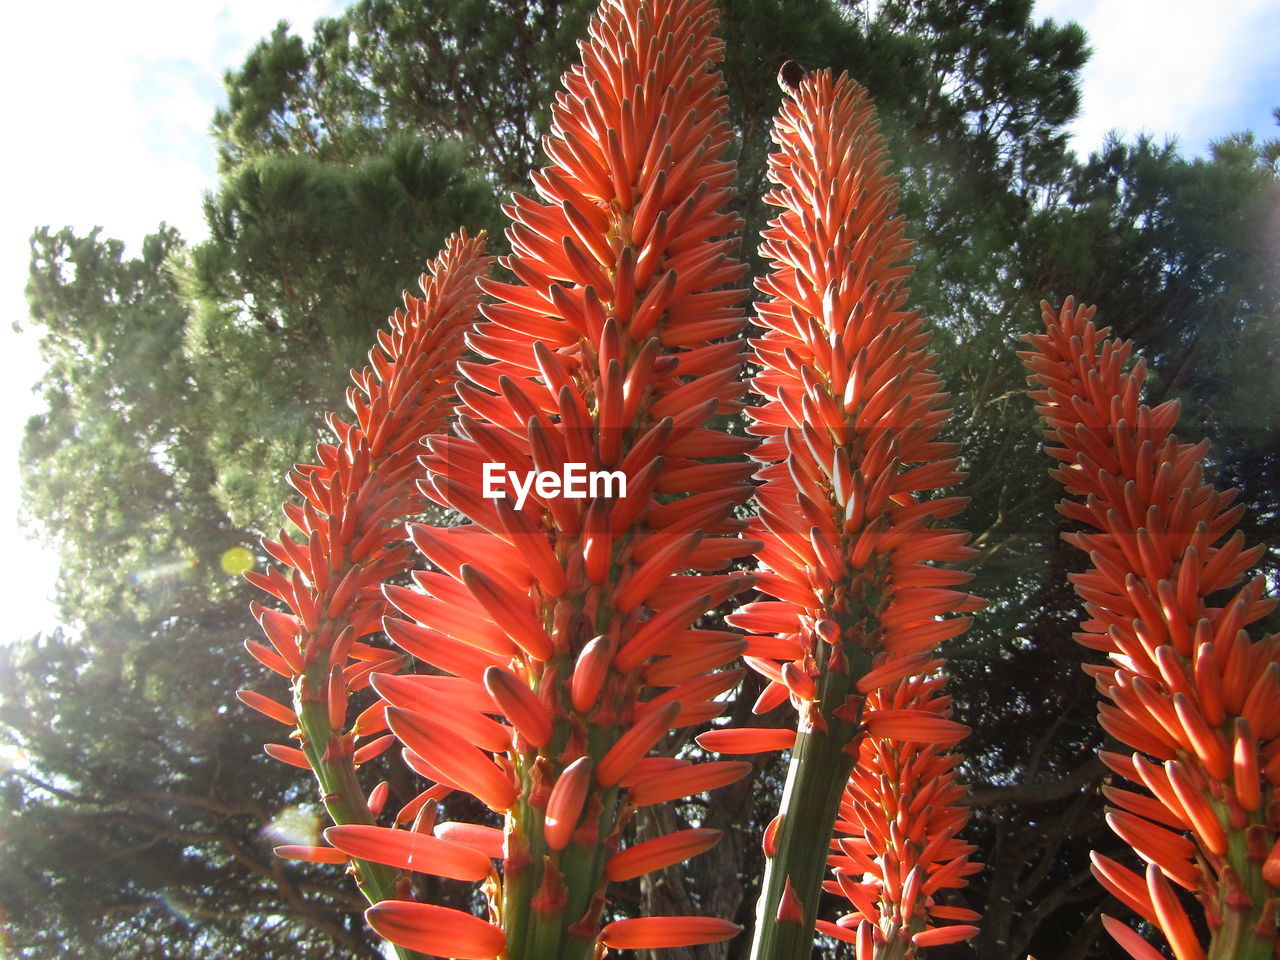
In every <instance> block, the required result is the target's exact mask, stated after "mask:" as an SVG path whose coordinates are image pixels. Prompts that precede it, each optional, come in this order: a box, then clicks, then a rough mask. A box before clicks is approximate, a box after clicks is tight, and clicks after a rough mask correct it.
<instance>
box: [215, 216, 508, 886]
mask: <svg viewBox="0 0 1280 960" xmlns="http://www.w3.org/2000/svg"><path fill="white" fill-rule="evenodd" d="M488 268H489V258H488V257H487V256H485V254H484V237H483V236H480V237H477V238H469V237H467V235H466V234H465V233H459V234H458V235H457V236H455V237H452V238H450V240H449V242H448V244H447V246H446V249H445V251H444V252H443V253H442V254H441V255H440V256H439V257H437V258H436V259H435V260H434V261H433V262H432V263H431V264H430V266H429V269H428V272H427V273H426V274H424V275H423V277H422V281H421V285H422V294H423V296H422V299H418V298H416V297H413V296H410V295H408V294H406V295H405V301H404V303H405V305H404V308H403V309H401V310H397V311H396V313H395V314H394V315H393V316H392V317H391V319H390V329H388V330H385V331H382V332H380V333H379V334H378V344H377V346H376V347H375V349H374V350H373V351H372V352H371V353H370V355H369V363H370V366H369V367H367V368H365V370H364V371H363V372H361V373H359V374H353V379H354V380H355V383H356V386H355V387H353V388H351V389H349V390H348V394H347V400H348V404H349V406H350V407H351V409H352V412H353V413H354V415H355V421H354V422H353V423H347V422H346V421H344V420H342V419H339V418H338V417H336V416H330V417H329V421H328V422H329V427H330V429H331V430H332V431H333V434H334V436H335V438H336V440H337V442H336V443H322V444H320V446H319V447H318V448H317V452H318V455H319V459H320V462H319V463H318V464H314V465H302V466H299V467H297V468H296V469H295V471H294V473H293V475H292V476H291V478H290V482H291V483H292V484H293V486H294V487H295V488H296V489H297V490H298V491H299V492H300V493H301V494H302V497H303V500H302V503H301V504H291V505H289V506H286V507H285V513H286V515H287V516H288V518H289V519H290V520H291V521H292V522H293V524H294V525H295V526H296V527H297V528H298V529H299V530H300V531H301V534H302V536H301V537H300V538H296V539H295V538H294V537H292V536H290V535H289V534H288V533H282V534H281V535H280V537H279V539H278V540H276V541H267V542H266V543H265V547H266V549H267V551H268V552H269V553H270V554H271V555H272V556H273V557H274V558H275V559H276V560H278V561H279V562H280V564H281V568H280V569H272V570H270V571H269V572H267V573H265V574H260V573H254V572H250V573H248V574H246V576H247V577H248V578H249V580H250V581H251V582H253V583H254V584H255V585H257V586H258V587H260V588H261V589H263V590H265V591H266V592H268V593H270V594H272V595H273V596H274V597H275V598H277V599H278V600H280V601H282V602H283V603H284V604H285V605H286V606H287V607H288V609H289V611H290V612H289V613H285V612H283V611H281V610H277V609H272V608H269V607H266V606H262V605H256V604H255V608H254V609H255V613H256V615H257V617H258V620H259V622H260V623H261V624H262V628H263V631H264V633H265V634H266V636H267V639H268V640H269V641H270V646H266V645H264V644H261V643H258V642H256V641H249V642H248V647H249V651H250V652H251V653H252V654H253V655H254V656H255V657H256V658H257V659H258V660H259V661H261V662H262V663H263V664H265V665H266V666H267V667H269V668H270V669H272V670H273V671H275V672H276V673H278V674H280V675H281V676H283V677H285V678H287V679H289V680H290V681H291V682H292V688H293V689H292V693H293V702H292V704H290V705H285V704H283V703H280V702H278V701H276V700H274V699H272V698H270V697H267V696H265V695H263V694H261V693H257V692H254V691H251V690H242V691H240V698H241V700H243V701H244V702H245V703H246V704H247V705H248V706H250V707H253V708H254V709H256V710H258V711H260V712H262V713H264V714H266V715H267V716H268V717H271V718H272V719H274V720H277V721H279V722H281V723H283V724H284V725H285V726H286V727H288V728H290V729H293V728H295V727H296V728H297V732H296V733H295V735H296V736H298V737H300V739H301V749H299V748H298V747H292V746H285V745H280V744H271V745H268V747H267V753H269V754H270V755H271V756H273V757H275V758H277V759H279V760H283V761H284V762H286V763H291V764H293V765H295V766H298V767H302V768H303V769H313V770H314V771H315V773H316V776H317V779H318V780H319V782H320V786H321V791H322V794H323V796H324V802H325V804H326V806H327V807H328V809H329V812H330V814H331V816H332V818H333V820H334V821H335V823H339V824H343V823H356V824H360V823H365V824H368V823H372V822H373V818H374V817H375V816H376V815H377V814H378V813H379V812H380V811H381V807H382V805H383V803H385V798H386V788H385V786H379V787H375V788H374V789H373V791H372V793H371V796H370V797H368V798H366V796H365V795H364V793H363V791H361V790H360V788H359V784H358V782H357V780H356V778H355V768H356V767H357V766H358V765H360V764H361V763H363V762H365V761H367V760H370V759H372V758H373V757H374V756H377V755H378V754H379V753H381V752H382V751H384V750H385V749H386V748H387V747H389V746H390V745H391V742H392V738H391V737H390V736H389V735H387V734H385V731H386V723H385V721H384V720H383V719H382V718H381V712H380V711H379V710H378V709H376V708H375V709H371V710H369V711H366V712H365V713H364V714H363V715H361V716H358V717H354V718H353V717H350V716H348V696H349V694H350V693H352V692H354V691H358V690H360V689H362V688H365V687H368V685H369V682H370V677H371V676H372V675H373V674H375V673H377V672H379V671H390V672H395V671H396V670H398V669H400V668H401V667H402V666H403V664H404V661H405V659H406V657H405V655H404V654H403V653H402V652H400V651H397V650H394V649H389V648H386V647H381V646H374V645H370V644H368V643H364V642H362V639H363V638H365V637H367V636H368V635H369V634H374V633H378V632H379V631H380V630H381V626H382V617H383V615H384V613H385V611H386V602H385V600H384V598H383V596H382V583H383V581H384V580H386V579H387V578H389V577H392V576H394V575H396V574H399V573H402V572H403V571H405V570H407V569H408V568H410V567H411V566H413V565H414V563H415V561H416V553H415V551H414V550H413V547H412V546H411V545H410V544H409V543H408V542H407V540H406V539H405V534H404V520H405V519H406V518H407V517H410V516H413V515H414V514H417V513H420V512H421V511H422V510H423V508H424V507H425V505H426V501H425V500H424V499H423V498H422V496H421V494H420V493H419V492H418V491H417V488H416V485H415V483H416V480H417V478H418V476H419V467H418V457H419V455H420V454H421V443H420V442H421V440H422V439H423V438H424V437H427V436H431V435H432V434H435V433H438V432H440V431H441V430H443V429H444V428H445V427H446V425H447V424H448V422H449V418H450V415H451V411H452V406H453V403H454V402H455V400H456V398H455V395H454V392H453V382H452V381H453V377H452V371H453V368H454V367H455V366H456V364H457V361H458V358H459V356H460V355H461V353H462V332H463V330H465V329H467V328H468V327H469V326H470V325H471V324H472V323H473V322H474V320H475V318H476V307H477V303H478V302H479V300H480V291H479V289H478V287H477V285H476V280H477V278H478V277H480V276H481V275H483V274H484V273H485V272H487V270H488ZM286 570H287V571H289V572H288V573H286V572H285V571H286ZM362 739H363V740H364V741H365V742H364V743H363V744H362V745H360V746H357V743H358V741H360V740H362ZM280 852H281V854H282V855H286V856H295V857H299V858H302V859H313V860H321V861H329V862H345V861H346V859H347V857H346V856H345V855H344V854H343V853H342V852H341V851H340V850H335V849H333V848H331V847H297V846H289V847H285V848H281V850H280ZM352 855H353V856H355V857H357V858H359V857H360V854H359V853H358V852H355V851H352ZM358 875H359V879H360V881H361V885H362V887H363V888H364V890H365V892H366V894H367V895H369V897H370V899H371V900H375V901H376V900H378V899H385V898H386V897H389V896H390V895H391V894H392V892H393V889H392V884H391V881H390V879H389V878H390V874H389V873H388V872H387V871H385V870H382V869H380V868H378V867H377V866H376V865H371V864H368V863H365V864H363V865H361V869H359V870H358Z"/></svg>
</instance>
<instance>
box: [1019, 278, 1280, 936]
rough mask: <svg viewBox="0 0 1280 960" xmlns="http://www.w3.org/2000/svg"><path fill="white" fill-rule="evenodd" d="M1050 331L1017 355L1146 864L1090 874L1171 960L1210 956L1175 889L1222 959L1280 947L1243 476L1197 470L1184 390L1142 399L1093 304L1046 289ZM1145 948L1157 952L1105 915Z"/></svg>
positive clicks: (1279, 709) (1279, 693)
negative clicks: (1077, 563)
mask: <svg viewBox="0 0 1280 960" xmlns="http://www.w3.org/2000/svg"><path fill="white" fill-rule="evenodd" d="M1042 308H1043V311H1044V323H1045V330H1046V332H1045V333H1043V334H1036V335H1033V336H1029V337H1027V340H1028V342H1029V343H1030V344H1031V346H1032V347H1033V348H1034V349H1033V350H1032V351H1029V352H1027V353H1024V354H1023V358H1024V361H1025V362H1026V364H1027V366H1028V368H1029V369H1030V370H1031V373H1032V377H1031V379H1032V381H1033V382H1034V383H1035V384H1037V385H1038V386H1039V387H1040V389H1039V390H1037V391H1035V392H1034V393H1033V394H1032V396H1033V397H1034V398H1035V400H1036V401H1037V402H1038V404H1039V406H1038V410H1039V411H1040V413H1041V415H1042V416H1043V418H1044V420H1045V423H1046V427H1047V430H1046V435H1047V436H1048V438H1049V440H1050V442H1051V443H1052V444H1054V446H1052V447H1050V448H1049V449H1048V452H1049V453H1050V454H1051V455H1052V456H1053V457H1054V458H1055V459H1057V460H1059V461H1061V466H1059V467H1058V468H1057V469H1056V470H1055V471H1054V476H1055V477H1056V478H1057V479H1058V480H1059V481H1061V483H1062V484H1063V486H1064V488H1065V490H1066V492H1067V494H1068V498H1067V499H1065V500H1064V501H1063V502H1062V504H1061V506H1060V510H1061V511H1062V513H1063V514H1064V515H1065V516H1066V517H1068V518H1069V519H1071V520H1073V521H1075V522H1077V523H1079V524H1081V525H1082V527H1083V528H1084V529H1083V530H1081V531H1080V532H1073V533H1068V534H1065V535H1064V536H1065V538H1066V539H1067V540H1068V541H1069V542H1070V543H1072V544H1074V545H1075V546H1077V547H1079V548H1080V549H1082V550H1084V551H1086V552H1087V553H1088V554H1089V557H1090V560H1091V561H1092V568H1091V569H1090V570H1089V571H1088V572H1086V573H1084V574H1080V575H1078V576H1076V577H1074V578H1073V579H1074V582H1075V585H1076V589H1077V592H1078V593H1079V594H1080V597H1081V598H1082V599H1083V600H1084V601H1085V609H1086V611H1087V613H1088V616H1089V619H1088V620H1086V621H1085V623H1084V624H1083V632H1082V633H1080V634H1078V635H1077V639H1079V641H1080V642H1081V643H1082V644H1084V645H1085V646H1086V647H1089V648H1091V649H1094V650H1099V651H1102V652H1104V653H1106V654H1107V655H1108V658H1109V660H1110V663H1109V664H1107V665H1090V666H1088V667H1087V668H1086V669H1088V671H1089V672H1090V673H1091V674H1092V675H1093V676H1094V677H1095V678H1096V680H1097V684H1098V690H1099V692H1100V693H1101V694H1102V696H1103V697H1104V698H1105V700H1104V702H1103V703H1102V704H1101V705H1100V707H1099V720H1100V722H1101V723H1102V725H1103V727H1104V728H1105V729H1106V730H1107V732H1108V733H1110V734H1112V735H1113V736H1114V737H1115V738H1116V739H1117V740H1119V741H1120V742H1121V743H1123V744H1125V745H1126V746H1128V747H1131V748H1133V749H1134V751H1135V752H1134V753H1133V754H1131V755H1129V756H1124V755H1121V754H1116V753H1104V754H1103V759H1104V760H1105V761H1106V762H1107V764H1108V766H1110V767H1111V769H1112V770H1114V771H1115V772H1116V773H1117V774H1119V775H1120V776H1121V777H1124V778H1125V779H1127V780H1129V781H1130V782H1131V783H1132V784H1133V789H1120V788H1107V796H1108V798H1109V799H1110V800H1111V802H1112V803H1113V804H1115V809H1114V810H1113V811H1112V812H1111V813H1110V814H1109V817H1108V819H1109V821H1110V823H1111V826H1112V827H1113V829H1114V830H1115V832H1116V833H1117V834H1118V835H1119V836H1120V837H1121V838H1122V839H1124V840H1125V842H1126V843H1128V844H1129V845H1131V846H1132V847H1133V848H1134V849H1135V850H1136V851H1137V852H1138V854H1139V855H1140V856H1141V857H1142V859H1143V860H1145V861H1146V862H1147V868H1146V873H1145V876H1140V875H1139V874H1137V873H1135V872H1133V871H1132V870H1130V869H1128V868H1127V867H1125V866H1123V865H1121V864H1120V863H1117V862H1115V861H1113V860H1111V859H1109V858H1107V857H1103V856H1100V855H1097V854H1095V855H1094V872H1095V874H1096V875H1097V877H1098V879H1099V880H1100V881H1101V882H1102V883H1103V885H1104V886H1106V888H1107V889H1108V890H1110V891H1111V892H1112V893H1113V894H1115V896H1116V897H1117V898H1119V899H1120V900H1121V901H1122V902H1123V903H1125V904H1126V905H1128V906H1129V907H1131V908H1132V909H1133V910H1134V911H1135V912H1136V913H1137V914H1138V915H1139V916H1140V917H1142V918H1143V919H1145V920H1147V921H1148V922H1149V923H1151V924H1152V925H1153V926H1155V927H1157V928H1158V929H1159V930H1160V931H1161V932H1163V934H1164V935H1165V937H1166V939H1167V940H1168V942H1169V945H1170V946H1171V947H1172V949H1173V952H1174V955H1175V956H1176V957H1177V958H1178V960H1194V958H1200V957H1204V956H1206V951H1205V948H1204V947H1203V946H1202V945H1201V943H1200V942H1199V940H1198V938H1197V936H1196V934H1195V932H1194V931H1195V928H1194V926H1193V925H1192V923H1191V921H1190V919H1189V918H1188V916H1187V914H1186V912H1185V911H1184V908H1183V906H1182V902H1181V899H1180V898H1179V897H1178V896H1177V895H1176V893H1175V888H1176V887H1182V888H1183V889H1184V890H1188V891H1190V892H1191V893H1192V894H1193V895H1194V896H1195V898H1196V899H1197V900H1198V901H1199V902H1200V905H1201V907H1202V908H1203V911H1204V916H1205V920H1206V922H1207V928H1208V932H1209V935H1210V943H1209V946H1208V956H1210V957H1212V958H1215V960H1226V958H1233V960H1246V958H1255V957H1256V958H1265V957H1271V956H1273V954H1274V953H1275V952H1276V951H1277V950H1280V943H1278V941H1277V926H1276V907H1277V903H1278V902H1280V900H1278V898H1280V845H1278V844H1277V833H1278V832H1280V794H1278V792H1277V785H1278V784H1280V642H1278V641H1277V638H1276V637H1275V636H1274V635H1272V636H1266V637H1263V638H1261V639H1260V640H1256V641H1253V640H1251V639H1250V637H1249V634H1248V632H1247V631H1246V629H1245V628H1246V627H1247V626H1248V625H1249V624H1250V623H1253V622H1255V621H1257V620H1259V619H1260V618H1262V617H1264V616H1265V615H1266V614H1267V613H1268V612H1269V611H1270V610H1271V609H1272V608H1273V607H1274V605H1275V601H1274V600H1270V599H1267V598H1266V597H1264V594H1263V590H1264V585H1263V582H1262V578H1261V577H1257V578H1254V579H1252V580H1248V581H1247V582H1245V583H1244V584H1243V585H1242V586H1241V585H1240V581H1241V578H1242V577H1243V575H1244V574H1245V572H1246V571H1247V570H1248V568H1249V567H1250V566H1252V565H1253V563H1254V562H1255V561H1256V560H1257V558H1258V556H1259V548H1256V547H1255V548H1253V549H1245V547H1244V543H1243V537H1242V536H1241V535H1240V533H1239V532H1236V533H1235V534H1231V529H1232V527H1233V526H1234V525H1235V523H1236V521H1237V520H1238V518H1239V516H1240V513H1241V510H1242V508H1240V507H1233V506H1232V505H1231V504H1232V501H1233V499H1234V492H1232V491H1228V492H1219V491H1216V490H1214V489H1213V488H1212V487H1211V486H1209V485H1207V484H1205V483H1203V481H1202V476H1203V464H1204V460H1205V454H1206V449H1207V447H1206V445H1205V444H1197V445H1192V444H1186V443H1179V442H1178V440H1177V438H1176V437H1175V436H1174V435H1173V433H1172V428H1173V425H1174V423H1175V422H1176V420H1177V418H1178V407H1177V405H1176V403H1172V402H1171V403H1165V404H1162V405H1160V406H1158V407H1155V408H1154V409H1149V408H1147V407H1146V406H1144V405H1142V404H1141V403H1139V393H1140V391H1141V387H1142V383H1143V379H1144V374H1145V367H1144V365H1143V362H1142V361H1141V360H1139V361H1138V362H1137V363H1136V364H1135V365H1134V367H1133V369H1132V370H1130V371H1129V372H1128V373H1126V372H1124V366H1125V364H1126V362H1127V360H1128V359H1129V357H1130V354H1131V351H1132V344H1130V343H1127V342H1126V343H1120V342H1118V341H1116V340H1114V339H1107V331H1106V330H1099V329H1098V328H1097V327H1096V326H1095V325H1094V324H1093V322H1092V319H1091V318H1092V316H1093V312H1094V311H1093V309H1092V308H1089V307H1081V308H1080V309H1076V308H1075V306H1074V304H1073V303H1072V302H1071V301H1070V300H1068V301H1067V303H1066V304H1065V305H1064V306H1063V307H1062V310H1061V311H1060V312H1058V313H1055V312H1054V311H1053V310H1052V309H1051V308H1050V307H1049V305H1048V304H1044V305H1042ZM1107 926H1108V929H1109V930H1111V932H1112V934H1113V935H1114V936H1115V937H1116V940H1117V941H1118V942H1119V943H1120V944H1121V945H1123V946H1124V947H1125V948H1126V949H1127V950H1128V951H1129V952H1130V954H1132V955H1133V956H1134V957H1136V958H1139V960H1153V958H1156V957H1158V956H1159V954H1158V953H1157V951H1156V950H1155V949H1154V948H1153V947H1151V946H1150V945H1149V944H1147V943H1146V942H1145V941H1143V940H1142V939H1141V938H1140V937H1138V935H1137V934H1136V933H1134V931H1133V930H1131V929H1130V928H1128V927H1126V926H1125V925H1123V924H1121V923H1119V922H1117V921H1115V920H1112V919H1110V918H1108V921H1107Z"/></svg>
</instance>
